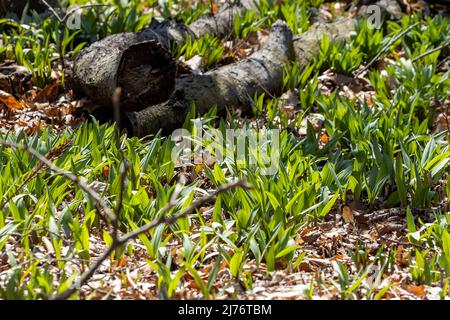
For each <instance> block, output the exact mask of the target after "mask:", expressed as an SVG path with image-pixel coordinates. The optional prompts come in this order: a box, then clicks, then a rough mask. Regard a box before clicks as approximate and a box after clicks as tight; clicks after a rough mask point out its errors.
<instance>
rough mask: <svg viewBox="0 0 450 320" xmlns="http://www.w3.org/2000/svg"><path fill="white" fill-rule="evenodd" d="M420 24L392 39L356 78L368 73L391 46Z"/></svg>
mask: <svg viewBox="0 0 450 320" xmlns="http://www.w3.org/2000/svg"><path fill="white" fill-rule="evenodd" d="M418 24H419V22H416V23H414V24H412V25H410V26H409V27H408V28H406V29H405V30H403V31H402V32H400V33H399V34H398V35H396V36H395V37H394V38H392V39H391V41H389V43H388V44H387V45H385V46H384V47H383V48H382V49H381V51H380V52H378V54H377V55H376V56H375V58H373V59H372V61H370V62H369V63H368V64H367V65H366V66H365V67H364V68H362V69H361V70H359V71H357V72H356V73H355V78H358V77H359V76H360V75H361V74H363V73H364V72H366V71H367V70H368V69H369V68H370V67H371V66H372V65H373V64H374V63H375V62H377V61H378V59H380V57H381V56H382V55H383V54H384V53H385V52H386V51H387V50H388V49H389V47H390V46H392V45H393V44H394V43H395V42H396V41H397V40H398V39H400V38H401V37H403V36H404V35H405V34H406V33H408V32H409V31H411V30H412V29H413V28H415V27H416V26H417V25H418Z"/></svg>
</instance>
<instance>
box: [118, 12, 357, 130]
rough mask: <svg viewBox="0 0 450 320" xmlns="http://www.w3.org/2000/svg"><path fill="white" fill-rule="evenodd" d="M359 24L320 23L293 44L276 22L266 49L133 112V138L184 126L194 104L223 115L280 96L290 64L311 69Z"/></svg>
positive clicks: (193, 78)
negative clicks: (328, 46) (327, 42)
mask: <svg viewBox="0 0 450 320" xmlns="http://www.w3.org/2000/svg"><path fill="white" fill-rule="evenodd" d="M354 25H355V20H353V19H345V20H342V21H338V22H335V23H331V24H324V25H319V26H318V27H316V28H314V29H312V30H309V31H307V32H305V33H304V34H302V35H301V36H299V37H297V38H296V39H294V40H293V39H292V32H291V31H290V30H289V28H288V27H287V25H286V24H285V23H284V22H277V23H276V24H275V25H274V26H273V27H272V30H271V33H270V36H269V38H268V39H267V41H266V42H265V43H264V44H263V46H262V48H261V49H260V50H259V51H258V52H256V53H255V54H253V55H252V56H251V57H249V58H247V59H244V60H241V61H239V62H238V63H236V64H232V65H227V66H224V67H222V68H219V69H216V70H213V71H209V72H206V73H205V74H202V75H194V74H192V75H188V76H186V77H184V78H181V79H180V80H179V81H177V83H176V86H175V90H174V92H173V93H172V95H171V96H170V98H169V100H168V101H166V102H164V103H161V104H158V105H154V106H149V107H148V108H146V109H144V110H141V111H137V112H128V113H126V114H125V119H124V122H123V123H125V126H126V127H127V129H128V130H129V132H130V133H131V134H133V135H136V136H144V135H147V134H152V133H156V132H157V131H159V130H160V129H164V130H166V131H167V132H170V130H172V129H175V128H177V127H179V126H180V125H181V124H182V123H183V120H184V118H185V115H186V111H187V110H188V108H189V106H190V105H191V103H192V102H194V103H195V105H196V109H197V112H198V113H199V114H204V113H206V112H207V111H208V110H209V109H210V108H211V107H212V106H214V105H215V106H217V109H218V111H219V112H223V111H225V110H226V108H232V107H236V106H241V107H243V108H248V107H249V106H250V100H249V97H252V96H253V95H255V94H261V93H263V92H270V93H271V94H277V93H280V91H281V89H282V84H283V83H282V79H283V70H284V67H285V66H286V64H287V63H288V62H289V61H292V60H293V59H296V60H297V61H298V62H299V63H300V66H306V64H307V63H309V62H310V61H311V60H312V59H313V57H314V55H315V54H316V52H317V51H318V48H319V44H320V41H321V39H322V38H323V37H324V36H325V35H328V36H329V37H331V38H335V39H336V38H345V37H348V36H349V33H350V31H352V30H354Z"/></svg>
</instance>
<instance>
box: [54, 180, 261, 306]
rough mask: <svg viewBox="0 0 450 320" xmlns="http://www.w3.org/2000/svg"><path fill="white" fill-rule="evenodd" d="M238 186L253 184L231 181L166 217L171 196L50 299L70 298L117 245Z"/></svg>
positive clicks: (188, 212) (171, 205) (185, 215)
mask: <svg viewBox="0 0 450 320" xmlns="http://www.w3.org/2000/svg"><path fill="white" fill-rule="evenodd" d="M238 187H239V188H243V189H250V188H252V186H251V185H249V184H248V183H246V182H245V181H243V180H237V181H234V182H231V183H229V184H226V185H223V186H220V187H219V188H218V189H217V190H216V191H214V192H212V193H211V194H209V195H207V196H204V197H203V198H200V199H198V200H196V201H194V202H192V203H191V204H190V206H189V207H187V208H186V209H184V210H183V211H181V212H180V213H178V214H174V215H171V216H168V217H165V216H164V214H165V213H166V212H168V211H170V210H171V209H172V208H173V207H174V206H175V201H173V197H171V198H172V199H171V201H169V203H168V204H167V205H166V206H165V207H164V208H162V209H161V211H160V213H159V214H160V215H162V217H161V218H159V219H155V220H153V221H152V222H150V223H148V224H146V225H144V226H142V227H141V228H139V229H137V230H135V231H132V232H129V233H127V234H126V235H124V236H123V237H121V238H119V239H117V241H115V242H113V243H112V244H111V245H110V246H109V247H108V248H107V249H106V250H105V251H104V252H103V253H102V254H101V255H100V256H99V257H98V259H97V260H96V261H95V263H94V264H93V265H91V266H90V267H89V269H88V270H86V272H84V273H83V274H82V275H81V276H80V278H79V279H78V281H76V283H75V284H74V285H73V286H71V287H70V288H68V289H67V290H66V291H63V292H61V293H60V294H57V295H56V296H53V297H51V298H50V300H66V299H68V298H70V296H71V295H72V294H74V293H75V292H76V291H77V290H78V288H81V286H83V285H84V284H86V282H87V281H89V279H90V278H91V277H92V276H93V275H94V274H95V272H96V271H97V269H98V268H99V267H100V266H101V265H102V263H103V261H105V260H106V259H107V258H108V257H109V255H110V254H111V253H112V252H113V251H114V250H115V249H116V248H117V247H119V246H122V245H125V244H126V243H127V242H128V241H130V240H132V239H135V238H137V237H138V236H139V235H141V234H144V233H147V232H148V231H150V230H151V229H154V228H156V227H157V226H159V225H162V224H173V223H175V222H176V221H177V220H178V219H181V218H184V217H187V216H188V215H189V214H190V213H191V212H193V211H194V210H195V209H197V208H199V207H200V206H202V205H203V204H205V203H207V202H209V201H211V200H213V199H215V197H216V196H217V195H218V194H220V193H222V192H225V191H228V190H231V189H234V188H238Z"/></svg>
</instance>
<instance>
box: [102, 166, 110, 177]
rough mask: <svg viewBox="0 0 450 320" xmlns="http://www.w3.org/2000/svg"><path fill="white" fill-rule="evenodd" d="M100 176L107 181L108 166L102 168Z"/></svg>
mask: <svg viewBox="0 0 450 320" xmlns="http://www.w3.org/2000/svg"><path fill="white" fill-rule="evenodd" d="M102 175H103V179H105V180H108V178H109V166H108V165H105V166H103V168H102Z"/></svg>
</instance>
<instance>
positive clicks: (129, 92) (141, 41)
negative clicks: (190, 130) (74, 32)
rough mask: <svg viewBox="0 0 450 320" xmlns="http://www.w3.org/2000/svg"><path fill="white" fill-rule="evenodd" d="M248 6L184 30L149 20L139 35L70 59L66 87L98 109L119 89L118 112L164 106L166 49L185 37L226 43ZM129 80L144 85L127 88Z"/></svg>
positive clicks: (171, 76) (169, 74)
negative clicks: (223, 39) (208, 37)
mask: <svg viewBox="0 0 450 320" xmlns="http://www.w3.org/2000/svg"><path fill="white" fill-rule="evenodd" d="M251 6H252V1H241V2H239V3H238V4H230V5H225V6H224V8H222V9H221V10H220V11H219V12H218V13H217V14H216V15H214V16H207V17H203V18H200V19H199V20H197V21H195V22H193V23H192V24H190V25H189V26H186V25H185V24H183V23H181V22H176V21H169V20H167V21H163V22H158V21H156V20H153V22H152V24H151V25H150V26H149V28H147V29H144V30H143V31H141V32H138V33H120V34H114V35H111V36H108V37H106V38H105V39H102V40H100V41H98V42H95V43H94V44H92V45H91V46H89V47H87V48H85V49H83V50H82V51H81V52H80V53H79V54H78V55H77V56H76V58H75V61H74V68H73V79H72V80H71V81H70V83H71V86H72V87H73V89H75V91H78V92H81V93H83V94H85V95H86V96H88V97H89V98H90V99H91V100H92V101H93V102H94V103H96V104H98V105H100V106H103V107H112V104H111V99H112V96H113V94H114V90H115V88H116V87H118V86H121V87H122V92H123V95H122V98H121V101H120V102H121V108H122V110H124V111H130V110H138V109H142V108H145V107H146V106H148V105H151V104H157V103H159V102H162V101H165V100H167V98H168V97H169V95H170V93H171V92H172V91H173V88H174V85H175V77H176V63H175V61H174V60H173V59H172V57H171V56H170V53H169V50H170V48H171V47H172V44H173V43H176V44H179V45H180V44H183V43H184V42H185V41H186V39H187V38H188V37H191V38H194V39H196V38H201V37H203V36H205V35H206V34H214V35H217V36H219V37H226V36H228V35H229V32H230V30H232V29H233V28H232V27H233V21H234V18H235V16H236V14H238V13H239V12H240V11H241V10H247V9H249V8H251ZM148 53H150V54H148ZM136 76H137V77H138V78H136ZM135 79H136V80H142V79H145V81H132V82H131V83H129V81H130V80H135ZM144 101H145V103H144Z"/></svg>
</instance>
